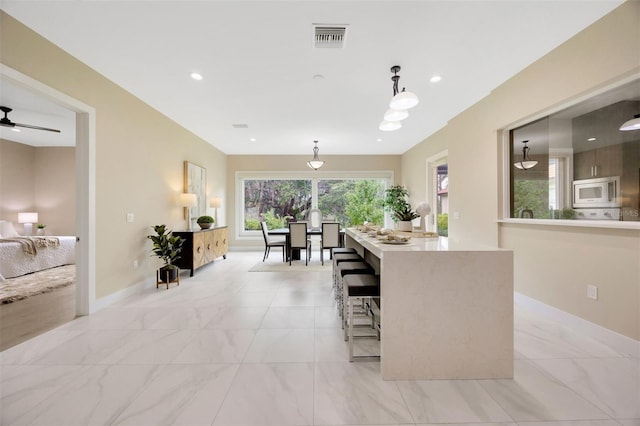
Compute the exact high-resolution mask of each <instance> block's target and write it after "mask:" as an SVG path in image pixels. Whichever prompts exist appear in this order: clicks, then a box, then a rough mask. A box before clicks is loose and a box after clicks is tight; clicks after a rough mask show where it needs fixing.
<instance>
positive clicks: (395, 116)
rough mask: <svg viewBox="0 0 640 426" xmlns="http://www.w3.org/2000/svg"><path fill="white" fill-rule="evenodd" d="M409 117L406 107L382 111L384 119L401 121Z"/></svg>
mask: <svg viewBox="0 0 640 426" xmlns="http://www.w3.org/2000/svg"><path fill="white" fill-rule="evenodd" d="M407 117H409V111H407V110H406V109H391V108H389V109H388V110H387V112H385V113H384V120H385V121H401V120H404V119H405V118H407Z"/></svg>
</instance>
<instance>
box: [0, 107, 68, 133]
mask: <svg viewBox="0 0 640 426" xmlns="http://www.w3.org/2000/svg"><path fill="white" fill-rule="evenodd" d="M0 110H1V111H2V112H4V117H2V118H0V126H4V127H12V128H13V127H24V128H26V129H36V130H46V131H47V132H56V133H60V130H58V129H50V128H48V127H40V126H32V125H31V124H21V123H14V122H13V121H11V120H9V118H8V117H7V114H9V113H10V112H11V111H13V110H12V109H11V108H9V107H6V106H0Z"/></svg>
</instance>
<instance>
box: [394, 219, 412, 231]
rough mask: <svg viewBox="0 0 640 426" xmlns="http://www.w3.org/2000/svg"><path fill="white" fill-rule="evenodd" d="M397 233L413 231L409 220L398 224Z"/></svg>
mask: <svg viewBox="0 0 640 426" xmlns="http://www.w3.org/2000/svg"><path fill="white" fill-rule="evenodd" d="M398 231H404V232H411V231H413V222H411V221H410V220H403V221H400V222H398Z"/></svg>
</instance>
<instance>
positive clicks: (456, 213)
mask: <svg viewBox="0 0 640 426" xmlns="http://www.w3.org/2000/svg"><path fill="white" fill-rule="evenodd" d="M453 218H454V219H455V220H458V219H460V212H453Z"/></svg>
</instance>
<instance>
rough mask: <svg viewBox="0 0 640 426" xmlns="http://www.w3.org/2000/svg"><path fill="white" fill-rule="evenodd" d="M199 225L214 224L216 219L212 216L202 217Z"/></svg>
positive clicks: (198, 221) (199, 219)
mask: <svg viewBox="0 0 640 426" xmlns="http://www.w3.org/2000/svg"><path fill="white" fill-rule="evenodd" d="M196 222H197V223H214V222H215V219H214V218H212V217H211V216H200V217H199V218H198V220H196Z"/></svg>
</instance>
